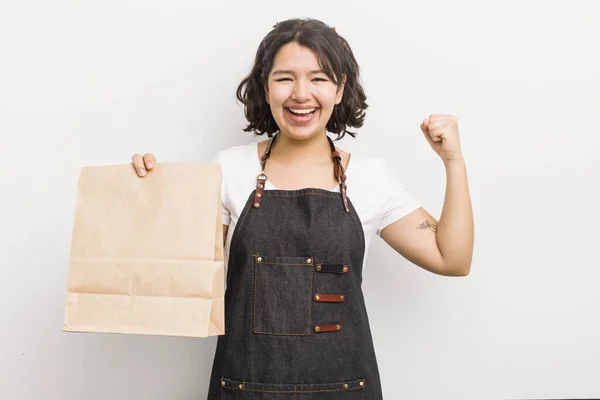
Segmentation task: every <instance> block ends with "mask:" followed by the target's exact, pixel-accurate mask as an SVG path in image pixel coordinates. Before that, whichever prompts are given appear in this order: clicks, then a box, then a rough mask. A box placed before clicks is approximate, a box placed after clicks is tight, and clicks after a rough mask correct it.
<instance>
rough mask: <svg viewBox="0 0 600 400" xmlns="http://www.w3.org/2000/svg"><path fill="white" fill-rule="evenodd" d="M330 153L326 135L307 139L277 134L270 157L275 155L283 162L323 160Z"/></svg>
mask: <svg viewBox="0 0 600 400" xmlns="http://www.w3.org/2000/svg"><path fill="white" fill-rule="evenodd" d="M330 154H331V147H330V146H329V141H328V140H327V135H326V134H325V133H323V134H322V135H317V136H314V137H311V138H308V139H301V140H298V139H294V138H290V137H289V136H287V135H282V134H281V132H280V133H278V134H277V139H275V143H273V147H272V153H271V157H273V156H275V158H276V159H279V160H280V161H283V162H299V161H300V162H301V161H309V162H311V161H316V160H323V158H324V157H328V156H329V155H330Z"/></svg>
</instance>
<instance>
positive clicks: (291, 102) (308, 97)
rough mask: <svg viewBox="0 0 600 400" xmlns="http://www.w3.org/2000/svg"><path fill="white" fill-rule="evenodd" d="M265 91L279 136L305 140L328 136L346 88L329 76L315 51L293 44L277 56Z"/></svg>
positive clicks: (282, 49)
mask: <svg viewBox="0 0 600 400" xmlns="http://www.w3.org/2000/svg"><path fill="white" fill-rule="evenodd" d="M265 92H266V93H265V96H266V101H267V103H268V104H269V106H270V107H271V113H272V114H273V118H274V119H275V122H276V123H277V126H278V127H279V130H280V133H281V134H283V135H286V136H289V137H290V138H293V139H297V140H302V139H308V138H313V137H315V136H317V135H322V134H325V127H326V125H327V122H328V121H329V118H330V117H331V114H332V112H333V108H334V106H335V105H336V104H339V103H340V102H341V101H342V95H343V93H344V86H343V85H341V86H340V87H339V88H338V86H337V85H336V84H335V82H333V81H332V80H331V79H329V77H327V74H326V73H325V71H323V70H322V68H321V67H320V66H319V60H318V58H317V55H316V54H315V52H314V51H313V50H312V49H309V48H308V47H304V46H301V45H299V44H298V43H297V42H290V43H287V44H286V45H284V46H282V47H281V48H280V49H279V51H278V52H277V54H276V55H275V59H274V61H273V68H272V69H271V72H270V73H269V78H268V82H267V85H266V88H265Z"/></svg>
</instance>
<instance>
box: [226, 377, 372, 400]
mask: <svg viewBox="0 0 600 400" xmlns="http://www.w3.org/2000/svg"><path fill="white" fill-rule="evenodd" d="M365 387H366V382H365V380H364V379H355V380H351V381H346V382H336V383H315V384H296V385H294V384H268V383H251V382H241V381H235V380H231V379H225V378H223V379H222V380H221V399H222V400H364V398H365Z"/></svg>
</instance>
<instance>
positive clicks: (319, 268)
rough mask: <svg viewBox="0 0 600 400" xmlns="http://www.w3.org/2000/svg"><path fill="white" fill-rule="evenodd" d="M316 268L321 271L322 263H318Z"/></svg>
mask: <svg viewBox="0 0 600 400" xmlns="http://www.w3.org/2000/svg"><path fill="white" fill-rule="evenodd" d="M315 269H316V270H317V272H319V271H321V265H320V264H318V265H317V266H316V267H315Z"/></svg>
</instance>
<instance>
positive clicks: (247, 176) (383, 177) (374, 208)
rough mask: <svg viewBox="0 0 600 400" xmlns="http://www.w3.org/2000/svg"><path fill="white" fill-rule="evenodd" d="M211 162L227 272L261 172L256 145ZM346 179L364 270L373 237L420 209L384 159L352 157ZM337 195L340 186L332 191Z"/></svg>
mask: <svg viewBox="0 0 600 400" xmlns="http://www.w3.org/2000/svg"><path fill="white" fill-rule="evenodd" d="M213 162H216V163H219V164H221V170H222V185H221V188H222V193H221V196H222V201H223V208H222V213H223V218H222V220H223V224H224V225H229V228H228V231H227V240H226V242H225V249H224V252H225V254H224V255H225V270H226V271H227V263H228V259H229V247H230V244H231V237H232V235H233V231H234V230H235V225H236V223H237V222H238V220H239V217H240V214H241V213H242V211H243V209H244V206H245V205H246V202H247V201H248V196H249V195H250V193H251V192H252V191H253V190H254V189H255V188H256V176H257V175H258V174H260V172H261V168H260V162H259V158H258V142H252V143H250V144H245V145H239V146H233V147H230V148H228V149H226V150H222V151H220V152H218V153H217V156H216V157H215V158H214V160H213ZM332 168H333V164H332ZM346 177H347V179H346V184H347V185H348V190H347V195H348V198H349V199H350V201H351V202H352V204H353V205H354V208H355V209H356V212H357V213H358V217H359V219H360V221H361V223H362V227H363V230H364V234H365V256H364V261H363V270H364V268H365V266H366V264H367V255H368V250H369V246H370V243H371V241H372V239H373V237H374V236H375V235H378V236H380V235H381V231H382V230H383V228H385V227H386V226H388V225H389V224H391V223H393V222H395V221H397V220H399V219H400V218H402V217H404V216H405V215H407V214H409V213H411V212H412V211H414V210H416V209H417V208H419V207H421V206H420V204H419V202H418V201H417V199H416V198H414V197H413V196H412V194H411V193H410V192H409V191H408V189H407V188H406V186H405V185H404V184H403V183H402V181H401V180H400V179H399V177H398V176H397V175H396V174H395V173H394V172H393V171H392V170H391V169H390V168H389V167H388V166H387V165H386V163H385V162H384V160H383V159H380V158H374V157H364V156H361V155H359V154H356V153H352V154H351V157H350V162H349V164H348V168H347V169H346ZM272 189H276V188H275V187H274V186H273V185H272V184H271V182H269V181H267V182H266V185H265V190H272ZM339 191H340V189H339V186H337V187H336V188H335V189H333V190H332V192H338V193H339Z"/></svg>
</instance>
